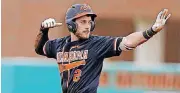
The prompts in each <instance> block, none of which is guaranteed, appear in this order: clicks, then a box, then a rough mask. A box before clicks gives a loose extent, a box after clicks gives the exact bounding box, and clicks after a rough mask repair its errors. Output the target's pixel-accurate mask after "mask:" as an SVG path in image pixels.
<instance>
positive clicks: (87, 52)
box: [35, 4, 171, 93]
mask: <svg viewBox="0 0 180 93" xmlns="http://www.w3.org/2000/svg"><path fill="white" fill-rule="evenodd" d="M170 16H171V14H168V10H167V9H164V10H162V11H161V12H160V13H159V14H158V16H157V19H156V21H155V23H154V24H153V25H152V27H151V28H150V29H148V30H146V31H143V32H134V33H132V34H130V35H128V36H125V37H111V36H95V35H92V34H91V32H92V31H93V30H94V28H95V18H96V17H97V15H96V14H95V13H93V11H92V10H91V7H90V6H89V5H87V4H74V5H72V6H71V7H70V8H69V9H68V10H67V13H66V24H67V28H68V30H69V32H70V35H69V36H66V37H62V38H57V39H54V40H49V39H48V31H49V29H50V28H53V27H56V26H60V25H62V23H56V21H55V19H53V18H49V19H46V20H44V21H43V22H42V23H41V28H40V31H39V34H38V35H37V39H36V42H35V51H36V53H37V54H39V55H43V56H47V57H48V58H54V59H56V60H57V63H58V66H59V72H60V75H61V79H62V80H61V85H62V91H63V93H96V92H97V87H98V84H99V77H100V73H101V70H102V66H103V60H104V59H105V58H108V57H113V56H119V55H120V54H121V52H122V51H128V50H132V49H134V48H136V47H137V46H138V45H140V44H142V43H144V42H146V41H148V40H149V39H150V38H152V37H153V35H155V34H157V33H158V32H160V31H161V30H162V29H163V27H164V25H165V23H166V21H167V19H168V18H169V17H170Z"/></svg>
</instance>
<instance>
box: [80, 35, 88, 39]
mask: <svg viewBox="0 0 180 93" xmlns="http://www.w3.org/2000/svg"><path fill="white" fill-rule="evenodd" d="M88 38H89V35H88V36H81V37H80V39H88Z"/></svg>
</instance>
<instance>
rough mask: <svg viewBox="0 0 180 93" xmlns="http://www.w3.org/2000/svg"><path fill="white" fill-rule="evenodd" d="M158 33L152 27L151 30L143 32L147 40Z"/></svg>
mask: <svg viewBox="0 0 180 93" xmlns="http://www.w3.org/2000/svg"><path fill="white" fill-rule="evenodd" d="M156 33H157V32H156V31H154V30H153V28H152V27H151V28H150V29H148V30H146V31H144V32H143V36H144V38H146V39H150V38H151V37H152V36H153V35H155V34H156Z"/></svg>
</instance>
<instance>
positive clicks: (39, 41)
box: [34, 18, 62, 55]
mask: <svg viewBox="0 0 180 93" xmlns="http://www.w3.org/2000/svg"><path fill="white" fill-rule="evenodd" d="M60 25H62V23H56V21H55V20H54V19H52V18H49V19H46V20H45V21H43V22H42V23H41V28H40V31H39V33H38V35H37V37H36V41H35V45H34V47H35V51H36V53H37V54H39V55H46V53H45V51H44V49H43V48H44V46H45V44H46V42H47V41H48V40H49V38H48V30H49V28H53V27H56V26H60Z"/></svg>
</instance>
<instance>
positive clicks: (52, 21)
mask: <svg viewBox="0 0 180 93" xmlns="http://www.w3.org/2000/svg"><path fill="white" fill-rule="evenodd" d="M55 26H56V21H55V19H53V18H48V19H46V20H44V21H43V22H42V23H41V27H42V28H53V27H55Z"/></svg>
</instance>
